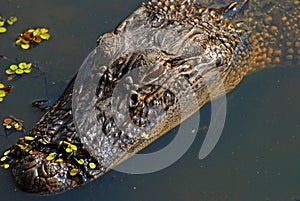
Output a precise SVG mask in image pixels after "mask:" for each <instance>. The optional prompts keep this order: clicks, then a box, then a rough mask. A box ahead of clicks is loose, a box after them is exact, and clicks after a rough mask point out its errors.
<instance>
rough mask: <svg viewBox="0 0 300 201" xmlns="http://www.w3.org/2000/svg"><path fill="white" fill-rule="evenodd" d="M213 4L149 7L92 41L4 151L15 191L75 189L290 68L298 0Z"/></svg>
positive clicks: (166, 0) (298, 43) (185, 0)
mask: <svg viewBox="0 0 300 201" xmlns="http://www.w3.org/2000/svg"><path fill="white" fill-rule="evenodd" d="M204 3H205V2H204ZM222 3H223V4H224V5H225V3H226V5H225V6H215V5H210V6H208V5H207V4H208V3H206V5H204V4H200V3H197V2H196V1H194V0H153V1H152V2H148V3H143V4H142V5H141V6H140V7H139V8H137V9H136V10H135V11H134V12H133V13H132V14H131V15H129V16H128V17H127V18H126V19H125V20H123V21H122V22H121V23H120V24H119V25H118V26H117V27H116V28H115V29H114V30H113V31H112V32H110V33H106V34H104V35H102V36H100V37H99V39H98V44H97V47H96V48H95V50H94V51H93V52H92V53H91V54H90V55H89V56H88V58H87V59H86V61H85V62H84V64H83V66H82V67H81V69H80V70H79V72H78V74H77V77H75V78H74V79H73V80H72V81H71V82H70V83H69V85H68V86H67V88H66V90H65V91H64V93H63V94H62V95H61V97H60V98H59V99H58V100H57V102H56V103H55V104H54V105H53V106H52V107H51V108H50V109H49V110H48V111H47V112H46V113H45V114H44V116H43V117H42V118H41V119H40V121H39V122H38V123H37V124H36V125H35V126H34V127H33V128H32V129H31V130H30V131H29V133H28V134H27V135H26V136H23V137H21V138H20V139H19V141H18V142H17V143H15V144H14V145H13V146H12V147H11V148H9V149H7V150H6V151H5V152H4V154H3V156H2V158H1V166H2V167H5V168H8V167H12V173H13V175H14V177H15V180H16V183H17V186H18V187H19V188H20V189H22V190H23V191H26V192H30V193H41V194H57V193H62V192H65V191H67V190H70V189H73V188H75V187H79V186H82V185H85V184H87V183H89V182H91V181H93V180H95V179H97V178H99V177H100V176H101V175H103V174H105V173H106V172H107V171H109V170H110V169H112V168H113V167H115V166H116V165H118V164H120V163H121V162H123V161H124V160H126V159H128V157H129V156H128V154H126V153H132V154H134V153H137V152H139V151H140V150H142V149H143V148H145V147H146V146H148V145H149V144H151V143H152V142H154V141H155V140H157V139H158V138H159V137H161V136H162V135H164V134H165V133H167V132H168V131H170V130H171V129H173V128H175V127H176V126H178V125H179V124H181V123H182V122H183V121H184V120H186V119H187V118H189V117H191V116H192V115H193V114H194V113H196V112H197V111H198V110H199V109H200V108H201V107H202V106H203V105H205V104H206V103H208V102H209V101H211V100H214V99H216V98H218V97H221V96H223V95H224V94H226V93H228V92H230V91H231V90H232V89H234V88H235V87H236V86H237V85H238V84H239V83H240V82H241V80H242V79H243V78H244V77H245V76H247V75H249V74H251V73H253V72H257V71H259V70H261V69H263V68H266V67H270V66H276V65H278V64H283V63H286V64H288V65H293V64H295V62H296V63H299V58H300V52H299V50H298V49H299V47H300V34H299V24H300V23H299V21H300V20H299V18H300V12H299V10H300V9H299V8H300V5H299V1H292V0H287V1H285V2H279V1H269V0H266V1H263V2H261V1H258V0H251V1H250V0H242V1H240V2H231V3H230V2H226V1H225V2H222ZM207 85H211V86H213V87H211V89H210V90H209V89H208V87H207ZM115 91H117V92H118V93H116V92H115ZM74 102H76V104H74ZM119 111H125V112H127V113H128V117H129V118H128V117H127V116H126V115H123V113H121V112H119ZM75 119H76V121H75Z"/></svg>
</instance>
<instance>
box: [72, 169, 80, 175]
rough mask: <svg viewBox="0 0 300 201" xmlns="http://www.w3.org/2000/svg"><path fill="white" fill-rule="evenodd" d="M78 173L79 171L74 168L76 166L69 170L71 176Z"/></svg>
mask: <svg viewBox="0 0 300 201" xmlns="http://www.w3.org/2000/svg"><path fill="white" fill-rule="evenodd" d="M78 173H79V170H78V169H76V168H73V169H72V170H71V171H70V175H71V176H75V175H77V174H78Z"/></svg>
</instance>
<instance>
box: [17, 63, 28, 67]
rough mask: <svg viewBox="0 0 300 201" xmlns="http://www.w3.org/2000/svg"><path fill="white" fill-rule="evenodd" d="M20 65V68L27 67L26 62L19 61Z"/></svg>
mask: <svg viewBox="0 0 300 201" xmlns="http://www.w3.org/2000/svg"><path fill="white" fill-rule="evenodd" d="M18 67H19V68H20V69H24V68H27V64H26V63H25V62H21V63H19V65H18Z"/></svg>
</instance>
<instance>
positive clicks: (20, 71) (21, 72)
mask: <svg viewBox="0 0 300 201" xmlns="http://www.w3.org/2000/svg"><path fill="white" fill-rule="evenodd" d="M16 73H17V74H18V75H21V74H23V73H24V71H23V70H22V69H17V70H16Z"/></svg>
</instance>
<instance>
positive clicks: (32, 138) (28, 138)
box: [24, 136, 35, 141]
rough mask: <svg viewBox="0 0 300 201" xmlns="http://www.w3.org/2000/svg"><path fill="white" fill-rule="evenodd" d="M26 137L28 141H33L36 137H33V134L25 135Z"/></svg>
mask: <svg viewBox="0 0 300 201" xmlns="http://www.w3.org/2000/svg"><path fill="white" fill-rule="evenodd" d="M24 139H25V140H27V141H32V140H34V139H35V137H32V136H25V137H24Z"/></svg>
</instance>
